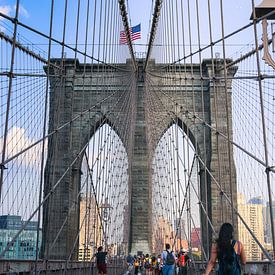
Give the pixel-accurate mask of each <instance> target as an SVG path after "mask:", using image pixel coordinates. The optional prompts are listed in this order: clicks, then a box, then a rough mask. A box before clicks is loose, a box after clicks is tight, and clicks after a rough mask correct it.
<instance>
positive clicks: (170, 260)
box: [165, 250, 175, 265]
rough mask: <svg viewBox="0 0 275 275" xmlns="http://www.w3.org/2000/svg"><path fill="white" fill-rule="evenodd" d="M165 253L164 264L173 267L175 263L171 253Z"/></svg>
mask: <svg viewBox="0 0 275 275" xmlns="http://www.w3.org/2000/svg"><path fill="white" fill-rule="evenodd" d="M166 252H167V256H166V261H165V262H166V264H167V265H173V264H174V263H175V257H174V255H173V252H172V251H171V252H169V251H168V250H166Z"/></svg>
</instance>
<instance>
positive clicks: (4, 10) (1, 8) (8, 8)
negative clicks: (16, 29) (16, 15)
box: [0, 6, 12, 20]
mask: <svg viewBox="0 0 275 275" xmlns="http://www.w3.org/2000/svg"><path fill="white" fill-rule="evenodd" d="M11 10H12V8H11V6H0V12H2V13H4V14H5V15H10V12H11ZM1 19H3V17H0V20H1Z"/></svg>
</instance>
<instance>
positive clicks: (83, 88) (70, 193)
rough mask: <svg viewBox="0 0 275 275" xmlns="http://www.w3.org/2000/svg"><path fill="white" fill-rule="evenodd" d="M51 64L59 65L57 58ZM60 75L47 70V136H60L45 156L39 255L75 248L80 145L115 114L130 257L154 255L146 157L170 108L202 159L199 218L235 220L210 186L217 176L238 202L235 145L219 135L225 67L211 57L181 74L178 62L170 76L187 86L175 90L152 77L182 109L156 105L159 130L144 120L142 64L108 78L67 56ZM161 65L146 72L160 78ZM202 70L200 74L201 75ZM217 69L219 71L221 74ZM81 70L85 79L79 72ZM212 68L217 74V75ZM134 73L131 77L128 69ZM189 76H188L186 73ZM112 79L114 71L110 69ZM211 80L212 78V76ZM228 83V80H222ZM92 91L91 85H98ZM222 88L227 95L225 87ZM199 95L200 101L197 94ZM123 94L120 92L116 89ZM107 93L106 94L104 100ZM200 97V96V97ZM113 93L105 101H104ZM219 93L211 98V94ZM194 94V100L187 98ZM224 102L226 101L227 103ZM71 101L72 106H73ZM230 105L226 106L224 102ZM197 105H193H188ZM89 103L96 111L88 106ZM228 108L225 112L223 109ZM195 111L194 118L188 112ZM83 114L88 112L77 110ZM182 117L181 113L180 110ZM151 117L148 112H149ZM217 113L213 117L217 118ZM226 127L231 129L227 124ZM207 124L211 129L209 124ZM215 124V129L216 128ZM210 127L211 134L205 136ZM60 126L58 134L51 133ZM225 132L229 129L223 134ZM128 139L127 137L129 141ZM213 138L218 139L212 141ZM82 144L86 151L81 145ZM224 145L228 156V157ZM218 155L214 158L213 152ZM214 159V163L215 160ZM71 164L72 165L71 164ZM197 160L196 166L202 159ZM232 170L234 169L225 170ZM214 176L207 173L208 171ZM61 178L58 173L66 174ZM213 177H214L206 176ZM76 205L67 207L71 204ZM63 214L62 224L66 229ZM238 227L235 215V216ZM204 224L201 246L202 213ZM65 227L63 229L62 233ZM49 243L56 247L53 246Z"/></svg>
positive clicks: (167, 122)
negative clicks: (124, 171) (124, 168)
mask: <svg viewBox="0 0 275 275" xmlns="http://www.w3.org/2000/svg"><path fill="white" fill-rule="evenodd" d="M52 62H55V63H58V64H60V63H61V60H59V59H55V60H52ZM63 62H64V64H63V65H64V72H63V74H62V75H61V74H60V72H59V71H55V70H54V69H51V70H50V89H51V90H50V91H51V93H50V112H49V132H52V131H57V135H54V137H50V138H49V144H48V158H47V163H46V170H45V190H44V196H45V197H47V196H48V194H49V192H50V190H51V189H52V188H54V193H53V194H52V195H51V196H50V198H49V199H48V200H47V203H46V205H45V207H44V210H43V211H44V213H43V244H42V253H44V254H47V255H48V258H49V259H60V258H63V259H67V258H68V255H70V251H71V249H72V247H73V246H74V243H73V242H74V240H75V239H76V236H77V234H78V228H79V201H78V199H77V198H78V197H77V194H78V193H79V188H80V181H81V163H82V158H83V155H84V152H83V150H80V149H79V148H83V146H84V145H85V144H88V142H89V140H90V139H91V137H92V136H93V135H94V133H95V131H96V129H97V127H98V125H100V123H101V121H102V119H104V121H106V123H109V124H110V125H112V124H113V123H114V120H115V118H117V116H118V115H119V116H120V117H119V118H118V121H119V123H118V124H116V125H115V127H114V129H115V131H116V133H117V134H118V136H119V137H120V138H121V140H122V142H123V143H124V146H125V148H126V151H127V155H128V163H129V184H128V189H129V194H130V195H129V219H128V221H129V234H128V235H129V236H128V238H129V244H130V245H129V252H133V253H137V251H142V252H143V253H147V252H151V246H152V232H151V230H152V217H151V214H152V200H151V198H152V177H151V174H152V168H151V163H150V162H151V160H152V155H153V152H154V149H155V147H156V145H157V143H158V141H159V140H160V138H161V136H162V135H163V133H164V132H165V130H166V129H167V128H168V127H170V126H171V124H172V123H173V121H172V120H171V117H170V116H167V110H170V111H171V113H173V115H174V116H175V118H177V120H176V121H177V122H178V124H179V126H180V127H182V129H183V130H184V131H187V129H188V137H189V138H190V140H191V142H192V143H193V145H194V147H195V146H196V147H197V148H198V150H197V152H199V153H198V155H197V156H196V157H197V158H198V159H199V160H201V161H202V162H204V163H205V164H206V166H202V165H200V166H199V178H200V196H201V201H202V203H201V207H200V208H201V211H200V212H201V213H203V212H204V211H206V212H207V213H208V215H209V217H210V219H211V220H212V223H213V224H214V227H215V229H217V228H218V227H219V226H220V224H221V222H222V221H231V222H232V216H233V215H232V212H231V210H230V208H229V206H228V205H227V204H226V200H224V199H223V194H221V192H220V190H219V188H218V187H217V185H216V184H214V182H213V181H214V180H215V179H217V178H218V179H220V184H221V186H222V188H223V190H224V191H226V192H228V193H229V194H232V197H231V199H232V201H233V205H234V204H235V205H236V176H235V167H234V163H233V159H232V157H231V158H230V155H231V156H232V146H231V144H230V143H229V142H228V139H226V138H225V137H224V136H221V135H220V133H223V135H227V137H229V138H230V139H231V137H232V130H231V129H232V127H231V81H230V77H229V78H228V79H229V80H226V81H227V83H226V85H225V80H224V78H223V77H221V78H219V77H218V76H219V74H220V75H221V76H223V75H224V70H223V68H222V67H223V66H222V65H223V64H220V63H219V61H218V60H216V61H215V67H213V66H212V64H213V63H211V62H210V61H209V60H204V61H203V63H202V64H197V65H194V64H192V66H191V65H190V66H188V65H187V66H185V70H183V68H182V67H181V66H179V65H177V67H175V69H173V71H174V74H175V77H179V78H183V79H184V78H185V79H187V80H186V81H185V82H184V85H182V86H180V85H178V83H177V82H175V84H174V87H173V86H172V87H171V85H170V86H167V85H166V84H165V83H164V82H163V81H162V80H161V79H157V80H156V83H157V84H156V85H157V86H158V89H161V90H163V91H165V92H167V93H169V94H170V95H171V97H175V98H177V100H178V102H181V106H183V107H184V108H178V109H177V110H175V108H172V107H171V106H170V105H169V104H168V103H167V106H166V108H165V109H163V108H159V110H158V112H157V114H156V113H155V112H154V113H152V114H151V115H152V116H153V115H154V116H156V118H155V119H154V120H152V121H157V122H158V123H156V125H151V124H150V125H149V124H148V121H147V120H148V117H147V116H146V104H145V103H146V102H145V101H146V98H145V94H146V85H145V83H146V77H147V72H145V71H144V60H143V59H139V60H138V70H137V71H133V70H132V66H131V63H130V62H126V63H125V64H120V65H119V67H120V68H122V69H125V72H123V74H122V73H121V71H117V73H116V74H117V77H112V78H108V74H109V72H108V70H106V69H104V67H103V66H101V65H98V64H97V65H94V66H93V65H87V64H86V65H85V68H84V65H83V64H80V63H79V62H77V63H76V70H75V67H74V66H75V65H74V64H75V61H74V60H72V59H67V60H65V61H64V60H63ZM161 67H162V65H161V64H155V63H154V61H151V64H150V70H151V71H153V72H155V73H156V72H157V73H158V74H161ZM200 67H201V68H202V71H203V75H202V76H201V75H200V71H201V70H200ZM218 67H221V69H219V70H218ZM84 70H85V77H83V76H84V74H83V71H84ZM213 70H215V73H214V71H213ZM131 71H132V72H131ZM191 71H192V73H191ZM234 73H235V69H234V68H231V69H230V70H228V71H227V72H226V74H227V75H229V76H232V75H233V74H234ZM112 74H114V72H112ZM214 75H215V78H214V77H213V76H214ZM104 77H105V78H106V79H112V81H110V83H108V85H106V83H104V85H102V87H101V88H99V87H100V85H99V83H101V82H100V79H102V78H104ZM130 78H134V79H135V82H136V83H135V85H134V88H133V91H132V97H131V102H132V103H131V104H133V106H134V107H133V108H132V112H131V115H130V116H131V118H130V120H129V114H128V113H125V114H124V115H121V112H118V110H119V109H121V106H122V105H123V104H125V102H124V101H123V99H124V97H123V96H122V94H121V93H123V89H121V90H120V89H119V87H122V86H123V85H125V82H126V81H128V79H130ZM225 79H226V78H225ZM95 87H96V88H95ZM225 87H226V96H225V91H224V89H225ZM182 90H185V93H184V94H185V97H182ZM201 90H203V97H201V93H197V91H201ZM114 91H116V94H117V98H116V100H117V104H116V106H117V107H116V108H118V109H116V108H112V109H110V106H111V104H112V102H111V100H114V98H113V97H111V94H112V93H113V92H114ZM120 91H121V92H120ZM103 94H104V97H103ZM198 94H199V96H198ZM108 95H110V97H108ZM215 95H216V96H215ZM193 97H195V100H192V99H193ZM226 99H227V100H226ZM72 101H74V104H72ZM226 101H227V104H226ZM193 102H195V106H193V105H194V104H193ZM90 106H93V108H90ZM226 107H227V108H228V110H226ZM193 109H195V110H196V112H195V113H193V114H192V115H191V112H188V110H193ZM83 110H88V112H82V111H83ZM183 112H184V113H183ZM147 113H149V114H150V112H147ZM214 114H215V115H214ZM77 115H79V116H81V119H79V120H76V121H74V123H71V124H70V125H66V127H60V125H64V124H66V123H67V122H68V121H71V120H72V119H73V118H74V117H75V116H77ZM198 117H204V118H205V121H200V120H199V119H198ZM123 123H131V127H129V133H126V134H124V133H122V132H121V129H120V125H122V124H123ZM228 123H229V124H228ZM206 124H207V125H208V127H206ZM217 126H218V128H217ZM149 127H154V129H156V131H155V136H154V138H151V139H150V142H148V140H149V139H148V133H149V131H150V129H149ZM210 127H211V128H212V129H216V130H214V131H213V130H212V131H210ZM56 129H58V130H56ZM228 131H229V132H228ZM126 136H127V139H126ZM217 141H218V142H217ZM84 147H85V146H84ZM228 148H229V150H230V152H231V154H228ZM218 151H219V157H218V153H217V152H218ZM218 158H219V159H218ZM75 159H76V161H73V160H75ZM199 163H200V161H199ZM230 169H231V171H230ZM210 171H211V173H210ZM63 174H64V176H62V177H61V175H63ZM211 175H212V176H211ZM59 178H60V181H61V182H60V184H59V185H58V186H57V187H56V188H55V187H54V186H53V184H54V183H55V179H59ZM221 200H222V203H223V208H224V211H223V215H221V209H220V201H221ZM72 205H74V207H73V208H72V207H71V206H72ZM65 216H67V217H68V218H67V220H66V224H65V226H64V225H63V222H64V219H63V218H62V217H65ZM233 222H234V224H236V217H234V218H233ZM201 226H202V228H203V230H202V232H203V236H202V240H203V244H204V245H205V246H206V244H207V243H209V240H207V238H208V237H207V236H208V234H207V232H206V231H207V228H208V230H209V232H210V235H211V232H212V231H211V230H210V228H209V226H208V221H207V219H206V218H205V215H202V214H201ZM60 228H62V232H60ZM57 235H59V237H58V238H56V237H57ZM53 242H55V245H54V246H53V247H54V248H53V249H49V248H50V247H52V245H53Z"/></svg>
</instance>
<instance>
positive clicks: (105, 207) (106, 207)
mask: <svg viewBox="0 0 275 275" xmlns="http://www.w3.org/2000/svg"><path fill="white" fill-rule="evenodd" d="M99 208H100V209H101V220H102V223H103V235H104V242H105V247H106V248H107V234H106V233H107V223H108V221H110V218H111V216H110V214H111V209H112V207H111V205H110V204H109V203H108V198H106V199H105V202H104V203H103V204H101V206H100V207H99Z"/></svg>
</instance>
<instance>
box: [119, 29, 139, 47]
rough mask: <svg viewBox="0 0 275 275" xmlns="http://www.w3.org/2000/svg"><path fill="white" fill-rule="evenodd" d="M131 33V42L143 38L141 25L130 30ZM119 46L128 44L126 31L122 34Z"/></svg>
mask: <svg viewBox="0 0 275 275" xmlns="http://www.w3.org/2000/svg"><path fill="white" fill-rule="evenodd" d="M130 33H131V41H134V40H137V39H140V38H141V31H140V24H138V25H136V26H134V27H132V28H130ZM119 44H127V37H126V35H125V31H121V32H120V37H119Z"/></svg>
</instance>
